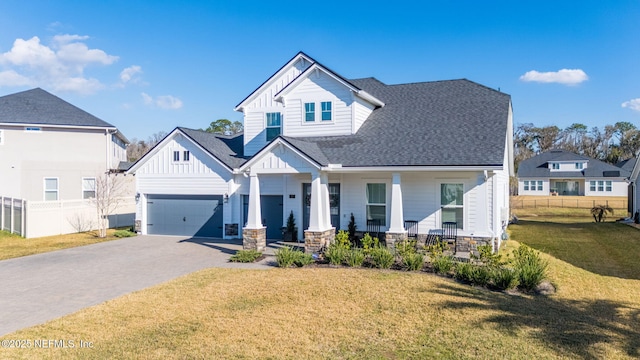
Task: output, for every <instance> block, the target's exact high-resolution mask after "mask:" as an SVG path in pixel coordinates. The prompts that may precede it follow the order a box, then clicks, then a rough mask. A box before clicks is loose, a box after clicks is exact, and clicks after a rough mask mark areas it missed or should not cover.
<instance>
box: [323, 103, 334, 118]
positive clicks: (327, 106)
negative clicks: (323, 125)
mask: <svg viewBox="0 0 640 360" xmlns="http://www.w3.org/2000/svg"><path fill="white" fill-rule="evenodd" d="M321 104H322V105H321V106H322V121H331V120H333V117H332V114H331V101H323V102H322V103H321Z"/></svg>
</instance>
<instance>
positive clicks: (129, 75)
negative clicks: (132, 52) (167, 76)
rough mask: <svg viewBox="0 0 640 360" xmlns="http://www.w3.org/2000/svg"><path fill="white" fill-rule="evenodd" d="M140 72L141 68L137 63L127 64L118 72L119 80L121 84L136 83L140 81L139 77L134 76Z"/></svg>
mask: <svg viewBox="0 0 640 360" xmlns="http://www.w3.org/2000/svg"><path fill="white" fill-rule="evenodd" d="M140 73H142V68H141V67H140V66H138V65H133V66H129V67H128V68H126V69H124V70H122V71H121V72H120V82H121V84H123V85H124V84H127V83H134V84H135V83H138V82H140V77H139V76H136V75H138V74H140Z"/></svg>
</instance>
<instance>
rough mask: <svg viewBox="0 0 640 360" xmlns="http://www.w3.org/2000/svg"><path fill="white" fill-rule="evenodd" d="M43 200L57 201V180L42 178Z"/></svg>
mask: <svg viewBox="0 0 640 360" xmlns="http://www.w3.org/2000/svg"><path fill="white" fill-rule="evenodd" d="M44 200H45V201H56V200H58V178H44Z"/></svg>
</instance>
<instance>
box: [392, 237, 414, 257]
mask: <svg viewBox="0 0 640 360" xmlns="http://www.w3.org/2000/svg"><path fill="white" fill-rule="evenodd" d="M395 247H396V254H397V255H398V256H400V258H402V259H404V258H405V256H406V255H410V254H415V253H416V239H404V240H402V241H398V242H397V243H396V246H395Z"/></svg>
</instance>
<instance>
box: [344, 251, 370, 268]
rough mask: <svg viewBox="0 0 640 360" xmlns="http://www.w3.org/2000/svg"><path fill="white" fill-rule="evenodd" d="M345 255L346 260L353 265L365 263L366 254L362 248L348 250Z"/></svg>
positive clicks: (358, 265)
mask: <svg viewBox="0 0 640 360" xmlns="http://www.w3.org/2000/svg"><path fill="white" fill-rule="evenodd" d="M345 255H346V256H345V261H346V263H347V265H349V266H351V267H360V266H362V264H363V263H364V258H365V254H364V251H363V250H362V249H351V250H347V251H346V253H345Z"/></svg>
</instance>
